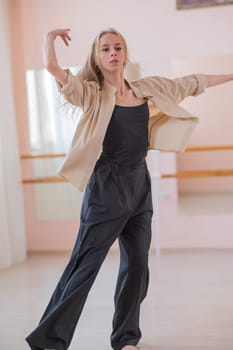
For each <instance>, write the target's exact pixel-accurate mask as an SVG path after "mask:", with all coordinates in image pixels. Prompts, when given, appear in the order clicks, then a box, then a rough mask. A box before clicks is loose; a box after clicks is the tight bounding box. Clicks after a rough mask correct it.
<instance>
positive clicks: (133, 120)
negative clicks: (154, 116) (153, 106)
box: [102, 102, 149, 165]
mask: <svg viewBox="0 0 233 350" xmlns="http://www.w3.org/2000/svg"><path fill="white" fill-rule="evenodd" d="M148 118H149V109H148V104H147V102H145V103H143V104H142V105H139V106H130V107H126V106H118V105H116V106H115V108H114V110H113V114H112V117H111V120H110V123H109V125H108V128H107V131H106V135H105V138H104V142H103V154H102V156H104V157H107V158H108V159H109V160H111V161H116V162H117V163H120V164H125V165H135V164H137V163H138V162H140V161H142V160H143V159H144V158H145V157H146V154H147V149H148Z"/></svg>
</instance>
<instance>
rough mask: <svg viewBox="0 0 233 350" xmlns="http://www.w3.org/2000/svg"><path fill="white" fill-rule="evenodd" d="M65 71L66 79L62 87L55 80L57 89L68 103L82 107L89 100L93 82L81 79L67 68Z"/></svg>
mask: <svg viewBox="0 0 233 350" xmlns="http://www.w3.org/2000/svg"><path fill="white" fill-rule="evenodd" d="M66 71H67V73H68V81H67V83H66V84H65V85H63V86H62V87H61V86H60V84H59V83H58V82H57V85H58V89H59V91H60V92H61V93H62V94H63V96H64V98H65V99H66V100H67V101H68V102H69V103H71V104H73V105H75V106H79V107H81V108H83V107H84V106H85V105H86V104H87V103H88V101H89V100H90V97H91V93H92V90H93V86H92V85H93V84H94V82H88V81H83V80H81V79H80V78H79V77H78V75H73V74H72V73H71V71H70V70H69V69H67V70H66Z"/></svg>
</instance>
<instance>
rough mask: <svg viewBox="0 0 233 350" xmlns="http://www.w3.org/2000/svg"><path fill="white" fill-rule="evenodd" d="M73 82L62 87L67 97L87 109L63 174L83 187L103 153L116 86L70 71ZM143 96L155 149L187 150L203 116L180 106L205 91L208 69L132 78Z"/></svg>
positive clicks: (151, 143) (69, 81)
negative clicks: (190, 72)
mask: <svg viewBox="0 0 233 350" xmlns="http://www.w3.org/2000/svg"><path fill="white" fill-rule="evenodd" d="M68 73H69V76H68V83H67V84H66V85H64V86H63V87H62V88H61V89H60V91H61V92H62V94H64V96H65V99H66V100H67V101H68V102H70V103H71V104H73V105H76V106H79V107H81V109H82V111H83V114H82V117H81V119H80V121H79V123H78V125H77V127H76V130H75V132H74V136H73V140H72V143H71V147H70V150H69V151H68V153H67V155H66V158H65V160H64V163H63V164H62V166H61V168H60V170H59V175H60V176H63V177H65V178H66V179H67V180H68V181H69V182H71V183H72V184H73V185H74V186H75V187H77V188H78V189H79V190H81V191H83V189H84V188H85V186H86V184H87V181H88V179H89V177H90V175H91V173H92V171H93V169H94V166H95V163H96V161H97V159H98V158H99V156H100V153H101V150H102V143H103V140H104V136H105V133H106V130H107V127H108V124H109V121H110V119H111V116H112V112H113V109H114V106H115V92H116V89H115V88H114V87H113V86H111V85H109V84H107V83H105V84H104V86H103V88H102V89H101V88H100V87H99V85H98V84H97V83H96V82H93V81H92V82H87V81H82V80H80V79H79V78H78V77H77V76H73V75H72V74H71V72H70V71H69V72H68ZM129 85H130V87H131V88H132V90H133V91H134V93H135V95H136V96H137V97H138V98H143V97H144V98H147V99H148V103H149V110H150V118H149V124H148V128H149V140H148V141H149V149H157V150H160V151H175V152H178V151H183V150H184V149H185V147H186V145H187V143H188V140H189V137H190V134H191V132H192V131H193V129H194V127H195V126H196V124H197V122H198V118H197V117H195V116H193V115H192V114H191V113H189V112H188V111H186V110H185V109H183V108H182V107H180V106H178V103H179V102H181V101H182V100H183V99H184V98H185V97H187V96H196V95H198V94H200V93H202V92H204V90H205V88H206V87H207V80H206V77H205V75H203V74H194V75H188V76H184V77H181V78H176V79H167V78H163V77H148V78H144V79H140V80H137V81H134V82H131V83H129Z"/></svg>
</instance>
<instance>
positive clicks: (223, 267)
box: [0, 251, 233, 350]
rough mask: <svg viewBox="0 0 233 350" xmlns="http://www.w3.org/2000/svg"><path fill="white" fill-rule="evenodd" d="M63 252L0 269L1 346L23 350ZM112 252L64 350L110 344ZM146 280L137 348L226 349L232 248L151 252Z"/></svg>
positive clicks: (231, 338)
mask: <svg viewBox="0 0 233 350" xmlns="http://www.w3.org/2000/svg"><path fill="white" fill-rule="evenodd" d="M67 259H68V255H67V254H51V255H50V254H37V255H31V256H29V259H28V261H27V262H26V263H24V264H20V265H18V266H15V267H13V268H11V269H8V270H4V271H1V272H0V349H1V350H26V349H29V348H28V347H27V345H26V343H25V342H24V337H25V336H26V335H27V334H28V333H29V332H30V331H31V330H32V329H33V327H34V326H36V324H37V321H38V319H39V317H40V316H41V313H42V312H43V310H44V308H45V306H46V303H47V301H48V298H49V296H50V294H51V292H52V290H53V288H54V286H55V284H56V281H57V279H58V277H59V276H60V274H61V272H62V271H63V267H64V266H65V264H66V262H67ZM117 269H118V254H117V253H116V252H115V253H114V252H112V253H110V254H109V256H108V258H107V259H106V261H105V263H104V265H103V267H102V269H101V272H100V274H99V275H98V278H97V280H96V282H95V284H94V286H93V288H92V290H91V293H90V295H89V298H88V301H87V304H86V307H85V309H84V312H83V314H82V317H81V319H80V322H79V324H78V327H77V330H76V333H75V336H74V338H73V342H72V344H71V347H70V349H71V350H91V349H101V350H110V349H111V347H110V345H109V335H110V333H111V317H112V313H113V302H112V299H113V293H114V286H115V281H116V274H117ZM150 270H151V283H150V289H149V293H148V297H147V299H146V301H144V303H143V306H142V312H141V326H142V330H143V339H142V341H141V349H142V350H232V349H233V251H196V252H187V251H183V252H182V251H180V252H166V253H164V254H163V255H162V256H161V257H155V256H154V255H153V254H151V256H150Z"/></svg>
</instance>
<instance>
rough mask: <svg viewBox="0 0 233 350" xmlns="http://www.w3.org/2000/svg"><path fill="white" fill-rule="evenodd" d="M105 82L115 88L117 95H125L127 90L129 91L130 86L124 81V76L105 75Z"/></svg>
mask: <svg viewBox="0 0 233 350" xmlns="http://www.w3.org/2000/svg"><path fill="white" fill-rule="evenodd" d="M104 80H105V81H106V82H107V83H108V84H110V85H112V86H114V87H115V88H116V90H117V93H118V94H120V95H124V94H125V93H126V92H127V90H128V86H127V84H126V82H125V80H124V76H123V75H119V74H117V75H114V74H109V75H105V77H104Z"/></svg>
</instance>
